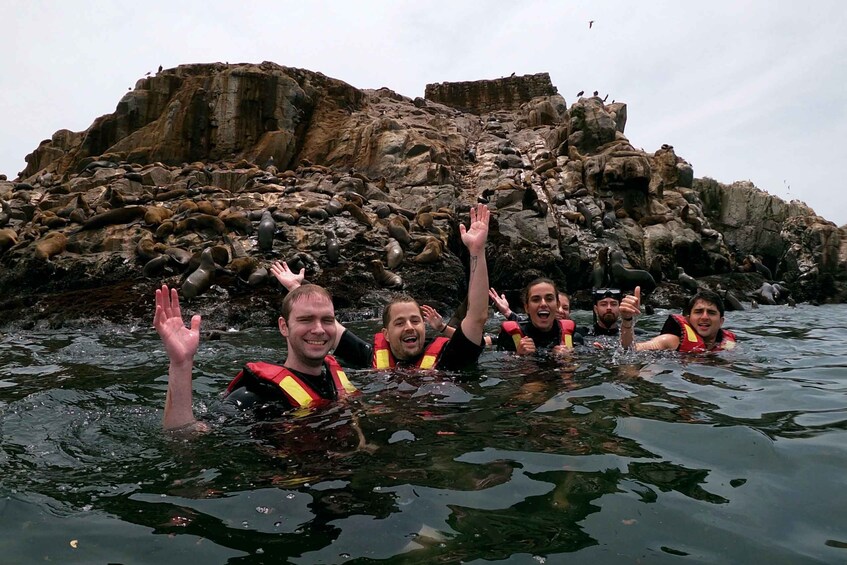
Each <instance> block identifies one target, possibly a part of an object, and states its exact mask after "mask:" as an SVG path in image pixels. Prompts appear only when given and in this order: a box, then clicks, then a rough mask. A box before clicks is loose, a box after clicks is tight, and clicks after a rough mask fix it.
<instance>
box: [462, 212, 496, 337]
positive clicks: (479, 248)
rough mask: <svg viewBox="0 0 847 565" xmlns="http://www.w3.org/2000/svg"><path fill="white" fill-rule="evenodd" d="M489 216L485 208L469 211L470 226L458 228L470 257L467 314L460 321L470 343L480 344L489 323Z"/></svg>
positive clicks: (489, 213)
mask: <svg viewBox="0 0 847 565" xmlns="http://www.w3.org/2000/svg"><path fill="white" fill-rule="evenodd" d="M490 218H491V212H489V210H488V207H487V206H486V205H485V204H477V206H476V207H475V208H471V225H470V228H469V229H467V230H466V229H465V225H464V224H461V225H460V226H459V232H460V233H461V235H462V243H464V244H465V247H467V248H468V252H469V253H470V280H469V281H468V311H467V314H465V317H464V319H462V333H464V334H465V337H467V338H468V340H470V341H471V342H472V343H482V336H483V331H484V330H485V322H486V320H488V264H487V263H486V261H485V243H486V241H487V240H488V222H489V219H490Z"/></svg>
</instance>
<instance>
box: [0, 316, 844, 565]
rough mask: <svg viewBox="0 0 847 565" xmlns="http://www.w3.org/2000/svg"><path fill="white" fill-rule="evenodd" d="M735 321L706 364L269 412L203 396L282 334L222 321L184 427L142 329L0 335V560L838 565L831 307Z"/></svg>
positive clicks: (387, 382)
mask: <svg viewBox="0 0 847 565" xmlns="http://www.w3.org/2000/svg"><path fill="white" fill-rule="evenodd" d="M666 314H667V312H658V313H657V314H655V315H654V316H651V317H644V318H642V319H641V320H640V321H639V327H643V328H646V329H647V330H648V333H653V332H655V331H656V330H657V329H658V328H659V327H661V324H662V322H663V321H664V317H665V315H666ZM576 317H577V321H578V322H583V323H584V322H587V321H588V318H587V317H585V313H584V312H577V313H576ZM726 326H727V327H729V328H731V329H733V330H735V331H736V333H737V334H738V336H739V338H740V341H741V347H739V348H738V349H736V350H734V351H731V352H724V353H721V354H719V355H706V356H689V357H683V356H679V355H677V354H675V353H667V352H663V353H638V354H636V353H631V352H630V353H624V352H621V351H619V350H616V349H615V348H614V347H607V348H605V349H602V350H600V349H593V348H584V349H581V350H577V351H576V352H575V353H574V354H573V356H572V357H571V358H570V359H567V360H565V361H563V362H553V361H549V360H528V359H519V358H515V357H512V356H510V355H508V354H504V353H498V352H486V353H484V354H483V357H482V359H481V362H480V366H479V369H478V370H477V371H476V372H474V373H469V374H464V375H445V374H439V373H431V374H417V375H415V374H401V373H370V372H366V371H361V372H359V371H351V372H350V373H349V374H350V376H351V378H352V380H353V381H354V382H355V383H356V384H357V385H358V386H359V387H360V389H361V390H362V392H363V394H362V395H360V396H357V397H355V398H352V399H350V400H348V401H344V402H342V403H336V404H334V405H331V406H328V407H325V408H323V409H319V410H315V411H310V412H308V411H305V412H300V413H296V414H290V415H287V416H285V417H282V418H279V419H275V420H267V421H259V422H257V421H255V420H254V419H253V418H252V417H251V415H249V414H238V413H236V414H232V413H229V412H227V411H226V410H224V409H222V407H221V406H220V405H219V395H220V392H221V391H222V390H223V389H224V388H225V386H226V384H227V383H228V381H229V380H230V379H231V378H232V376H233V375H234V374H235V373H236V372H237V371H238V369H239V368H240V366H241V364H242V363H243V362H245V361H247V360H269V361H278V360H280V359H281V358H282V357H283V356H284V353H283V341H282V338H281V337H280V336H279V334H278V333H277V332H276V331H275V330H272V329H254V330H248V331H230V332H226V333H224V334H222V335H221V336H220V339H217V340H214V341H212V340H206V341H204V342H203V343H202V344H201V349H200V352H199V354H198V359H197V362H196V368H195V407H196V411H197V412H198V414H199V415H200V417H202V418H203V419H204V420H206V421H207V422H209V423H210V425H211V427H212V431H211V432H210V433H208V434H205V435H201V436H196V437H180V436H174V435H171V434H165V433H163V432H162V431H161V418H162V405H163V402H164V397H165V389H166V382H167V367H166V364H167V361H166V358H165V355H164V352H163V350H162V348H161V345H160V342H159V339H158V336H157V335H156V333H155V332H154V331H153V329H152V328H151V327H149V326H143V327H118V326H100V327H94V328H90V329H85V330H51V331H20V330H16V329H14V328H6V329H5V330H3V332H4V335H3V337H2V339H0V432H2V444H0V524H1V525H2V527H0V556H1V557H0V562H2V563H41V562H51V563H124V564H128V563H180V564H182V563H186V562H203V563H286V562H287V563H368V562H377V561H378V562H385V563H457V562H466V563H488V562H506V563H527V564H537V563H680V562H688V563H769V564H777V563H792V564H796V563H844V562H847V495H845V486H847V479H845V477H847V431H845V429H846V428H847V305H836V306H824V307H813V306H807V305H801V306H798V307H797V308H795V309H791V308H787V307H764V306H763V307H761V308H759V309H757V310H750V311H747V312H729V313H727V321H726ZM351 327H352V328H353V329H354V330H355V331H357V333H360V334H363V335H364V334H366V333H370V332H372V331H373V330H374V329H376V327H377V323H376V322H359V323H355V324H351ZM492 329H493V323H492Z"/></svg>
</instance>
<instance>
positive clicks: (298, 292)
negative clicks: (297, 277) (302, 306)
mask: <svg viewBox="0 0 847 565" xmlns="http://www.w3.org/2000/svg"><path fill="white" fill-rule="evenodd" d="M312 296H323V297H324V298H326V299H327V300H329V302H330V303H332V295H331V294H330V293H329V291H328V290H327V289H325V288H324V287H322V286H318V285H316V284H304V285H300V286H298V287H297V288H295V289H294V290H292V291H291V292H289V293H288V294H286V295H285V298H284V299H283V300H282V312H281V313H280V316H282V319H283V320H285V322H286V323H288V317H289V316H291V310H292V309H293V308H294V303H295V302H297V301H299V300H302V299H304V298H309V297H312Z"/></svg>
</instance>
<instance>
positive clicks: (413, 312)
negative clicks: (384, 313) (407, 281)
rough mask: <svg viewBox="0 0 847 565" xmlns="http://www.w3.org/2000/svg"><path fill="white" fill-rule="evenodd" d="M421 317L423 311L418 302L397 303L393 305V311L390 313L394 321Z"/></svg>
mask: <svg viewBox="0 0 847 565" xmlns="http://www.w3.org/2000/svg"><path fill="white" fill-rule="evenodd" d="M420 315H421V309H420V306H418V304H417V303H416V302H395V303H394V304H392V305H391V310H390V312H389V316H390V318H391V319H392V320H393V319H395V318H400V317H409V316H420Z"/></svg>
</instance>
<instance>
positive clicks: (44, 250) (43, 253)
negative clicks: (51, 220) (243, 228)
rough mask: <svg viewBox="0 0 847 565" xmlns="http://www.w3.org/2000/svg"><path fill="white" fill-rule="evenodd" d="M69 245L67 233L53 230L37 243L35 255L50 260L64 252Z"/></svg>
mask: <svg viewBox="0 0 847 565" xmlns="http://www.w3.org/2000/svg"><path fill="white" fill-rule="evenodd" d="M67 246H68V238H67V237H66V236H65V234H63V233H62V232H51V233H48V234H47V235H46V236H44V238H43V239H41V240H39V241H37V242H36V243H35V256H36V257H37V258H38V259H42V260H44V261H49V260H50V258H51V257H55V256H56V255H58V254H59V253H61V252H63V251H64V250H65V248H66V247H67Z"/></svg>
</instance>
